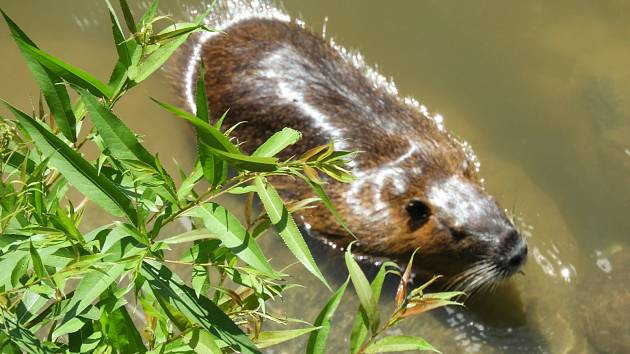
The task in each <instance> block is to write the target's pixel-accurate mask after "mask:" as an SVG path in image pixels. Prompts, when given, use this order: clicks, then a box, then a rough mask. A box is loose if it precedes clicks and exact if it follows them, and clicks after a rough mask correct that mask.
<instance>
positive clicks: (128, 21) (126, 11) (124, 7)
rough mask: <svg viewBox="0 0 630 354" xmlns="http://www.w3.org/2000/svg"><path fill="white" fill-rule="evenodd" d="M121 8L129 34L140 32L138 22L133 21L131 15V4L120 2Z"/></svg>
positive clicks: (124, 0) (125, 1)
mask: <svg viewBox="0 0 630 354" xmlns="http://www.w3.org/2000/svg"><path fill="white" fill-rule="evenodd" d="M120 8H121V9H122V11H123V17H124V18H125V23H126V24H127V29H129V32H131V33H136V32H138V28H137V27H136V22H135V21H134V19H133V14H132V13H131V9H130V8H129V4H128V3H127V0H120Z"/></svg>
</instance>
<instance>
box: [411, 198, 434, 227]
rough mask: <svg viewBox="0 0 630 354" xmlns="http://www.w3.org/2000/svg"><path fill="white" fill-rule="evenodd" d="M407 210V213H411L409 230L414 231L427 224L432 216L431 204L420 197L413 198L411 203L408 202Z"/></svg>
mask: <svg viewBox="0 0 630 354" xmlns="http://www.w3.org/2000/svg"><path fill="white" fill-rule="evenodd" d="M406 210H407V214H409V222H408V225H409V230H410V231H412V232H413V231H416V230H417V229H419V228H421V227H422V225H424V224H426V222H427V221H429V217H430V216H431V209H429V206H428V205H427V204H426V203H424V202H423V201H421V200H419V199H413V200H411V201H410V202H409V204H407V207H406Z"/></svg>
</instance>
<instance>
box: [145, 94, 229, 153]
mask: <svg viewBox="0 0 630 354" xmlns="http://www.w3.org/2000/svg"><path fill="white" fill-rule="evenodd" d="M152 100H153V102H155V103H157V104H159V105H160V106H162V107H163V108H165V109H166V110H167V111H169V112H171V113H173V114H174V115H175V116H177V117H179V118H183V119H185V120H187V121H189V122H190V123H192V124H193V125H195V127H197V128H200V129H202V130H204V131H205V132H207V133H208V136H209V140H208V141H205V143H206V144H208V145H209V146H212V147H213V148H215V149H218V150H221V151H225V152H229V153H232V154H241V151H240V150H239V149H238V148H237V147H236V145H234V144H232V142H230V140H229V139H228V138H227V137H226V136H225V135H223V133H221V131H220V130H219V129H217V128H215V127H213V126H211V125H210V124H208V123H206V122H203V121H201V119H199V118H197V117H195V116H194V115H192V114H190V113H188V112H186V111H184V110H182V109H180V108H178V107H176V106H173V105H172V104H168V103H164V102H160V101H158V100H156V99H153V98H152Z"/></svg>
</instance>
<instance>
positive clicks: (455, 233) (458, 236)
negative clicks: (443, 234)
mask: <svg viewBox="0 0 630 354" xmlns="http://www.w3.org/2000/svg"><path fill="white" fill-rule="evenodd" d="M450 231H451V236H453V238H454V239H455V240H456V241H459V240H461V239H463V238H464V237H466V235H467V234H466V232H464V231H463V230H459V229H454V228H451V229H450Z"/></svg>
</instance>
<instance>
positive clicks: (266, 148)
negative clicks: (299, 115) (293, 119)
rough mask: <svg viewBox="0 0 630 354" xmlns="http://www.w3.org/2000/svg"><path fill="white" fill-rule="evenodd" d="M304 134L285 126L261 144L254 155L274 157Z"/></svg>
mask: <svg viewBox="0 0 630 354" xmlns="http://www.w3.org/2000/svg"><path fill="white" fill-rule="evenodd" d="M301 137H302V134H300V132H298V131H297V130H293V129H291V128H284V129H282V130H281V131H279V132H276V133H274V134H273V135H272V136H271V137H270V138H269V139H267V141H265V142H264V143H263V144H262V145H260V146H259V147H258V148H257V149H256V151H254V153H253V154H252V156H261V157H272V156H274V155H276V154H277V153H279V152H280V151H282V150H284V149H285V148H286V147H287V146H289V145H293V144H295V143H296V142H297V141H298V140H300V138H301Z"/></svg>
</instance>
